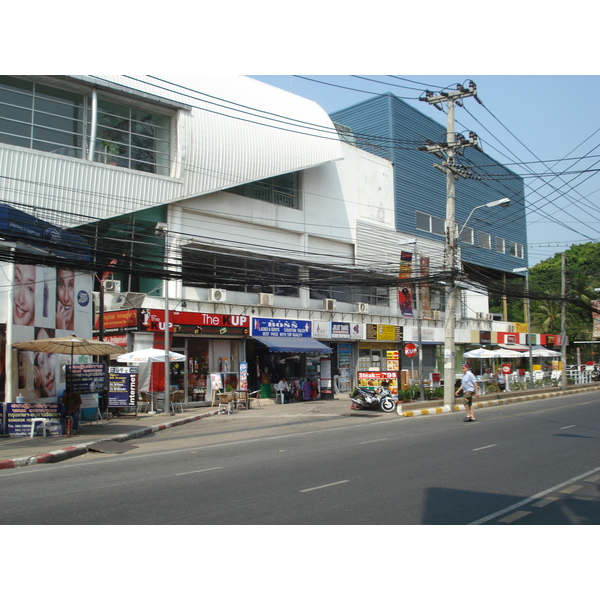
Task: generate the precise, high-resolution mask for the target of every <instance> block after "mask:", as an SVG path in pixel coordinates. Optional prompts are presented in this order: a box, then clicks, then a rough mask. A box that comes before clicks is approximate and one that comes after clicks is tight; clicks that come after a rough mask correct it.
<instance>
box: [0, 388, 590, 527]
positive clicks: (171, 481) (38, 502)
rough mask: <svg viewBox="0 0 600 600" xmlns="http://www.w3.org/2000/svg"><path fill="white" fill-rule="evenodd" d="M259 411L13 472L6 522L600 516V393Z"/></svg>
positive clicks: (2, 512)
mask: <svg viewBox="0 0 600 600" xmlns="http://www.w3.org/2000/svg"><path fill="white" fill-rule="evenodd" d="M250 413H251V414H249V415H248V417H247V418H246V419H245V420H244V423H243V426H242V425H241V421H239V420H236V419H226V418H224V419H203V420H200V421H197V422H195V423H192V424H189V425H186V426H182V427H177V428H173V429H170V430H167V431H164V432H160V433H159V434H157V435H154V436H148V437H147V438H140V439H139V440H135V441H133V442H131V444H132V445H134V446H136V447H135V448H132V449H131V450H129V451H128V452H125V453H123V454H118V455H114V454H96V453H90V454H87V455H84V456H82V457H79V458H76V459H72V460H69V461H67V462H64V463H58V464H43V465H36V466H31V467H27V468H26V469H13V470H7V471H3V472H0V489H1V490H2V494H1V495H0V524H145V525H151V524H214V525H217V524H282V525H292V524H314V525H319V524H348V525H349V524H370V525H383V524H397V525H403V524H417V525H418V524H430V525H452V524H501V525H516V524H600V510H599V507H600V504H599V501H600V399H599V398H598V394H597V393H589V394H578V395H573V396H568V397H560V398H550V399H545V400H538V401H530V402H527V403H522V404H513V405H508V406H501V407H495V408H487V409H484V410H479V411H477V413H476V417H477V418H478V421H477V422H475V423H464V422H463V421H462V418H463V416H464V414H463V413H446V414H441V415H436V416H427V417H416V418H401V417H399V416H398V415H396V414H391V415H387V414H383V413H379V412H378V413H367V412H360V413H354V414H353V413H352V412H351V411H348V414H346V415H342V416H340V415H328V414H327V413H326V412H325V413H323V412H322V413H321V414H319V415H310V416H303V417H300V416H296V417H295V416H294V414H293V412H289V411H288V413H287V414H286V416H285V417H283V416H277V417H274V418H273V419H269V420H266V419H264V418H263V417H262V416H261V413H260V411H256V412H255V413H254V411H250ZM252 413H254V414H252Z"/></svg>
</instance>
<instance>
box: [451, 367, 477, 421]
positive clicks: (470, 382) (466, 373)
mask: <svg viewBox="0 0 600 600" xmlns="http://www.w3.org/2000/svg"><path fill="white" fill-rule="evenodd" d="M462 372H463V375H462V381H461V384H460V387H459V388H458V389H457V390H456V394H455V396H458V395H459V394H460V393H461V392H462V393H463V396H464V400H463V403H464V405H465V413H466V414H467V416H466V417H465V419H464V420H465V421H466V422H467V423H468V422H469V421H475V415H474V414H473V396H479V394H478V393H477V387H476V383H475V375H473V373H472V372H471V368H470V367H469V365H463V366H462Z"/></svg>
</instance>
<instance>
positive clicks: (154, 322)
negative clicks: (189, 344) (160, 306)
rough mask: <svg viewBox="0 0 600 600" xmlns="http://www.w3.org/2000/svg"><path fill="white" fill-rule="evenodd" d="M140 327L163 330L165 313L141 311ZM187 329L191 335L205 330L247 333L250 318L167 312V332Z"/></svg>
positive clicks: (152, 310) (151, 310) (245, 316)
mask: <svg viewBox="0 0 600 600" xmlns="http://www.w3.org/2000/svg"><path fill="white" fill-rule="evenodd" d="M142 326H143V327H144V328H145V329H147V330H148V331H164V330H165V311H164V310H157V309H145V310H142ZM177 326H179V328H180V330H181V331H183V329H184V328H189V329H190V331H192V330H193V331H192V332H193V333H203V332H204V330H205V329H206V328H210V329H211V332H212V331H220V330H221V329H231V328H233V329H237V333H248V331H244V330H245V329H246V330H247V329H248V328H249V327H250V317H249V316H247V315H220V314H212V313H197V312H182V311H178V310H170V311H169V331H174V330H175V329H176V327H177Z"/></svg>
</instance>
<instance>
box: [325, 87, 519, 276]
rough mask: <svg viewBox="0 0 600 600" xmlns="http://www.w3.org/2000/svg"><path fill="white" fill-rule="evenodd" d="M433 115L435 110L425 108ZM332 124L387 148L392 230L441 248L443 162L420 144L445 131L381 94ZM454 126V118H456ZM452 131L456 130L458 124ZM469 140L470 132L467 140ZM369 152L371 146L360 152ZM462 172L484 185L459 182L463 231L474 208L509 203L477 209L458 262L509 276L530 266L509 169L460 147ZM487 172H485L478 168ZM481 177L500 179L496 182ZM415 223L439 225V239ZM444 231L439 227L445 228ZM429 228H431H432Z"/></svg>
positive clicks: (515, 186)
mask: <svg viewBox="0 0 600 600" xmlns="http://www.w3.org/2000/svg"><path fill="white" fill-rule="evenodd" d="M430 108H431V110H433V108H432V107H430ZM331 118H332V120H333V121H334V122H335V123H339V124H341V125H344V126H347V127H350V128H351V130H352V134H353V135H354V136H356V138H357V139H361V138H363V139H365V140H366V141H368V142H369V143H371V144H374V145H379V146H382V147H384V148H387V149H388V150H389V152H390V158H391V160H392V163H393V164H394V193H395V210H396V214H395V226H396V230H397V231H399V232H402V233H405V234H407V235H409V236H419V237H423V238H428V239H431V240H435V241H437V242H443V241H444V236H443V234H442V233H441V231H440V230H439V223H440V222H439V219H441V220H444V219H445V216H446V179H445V176H444V175H443V173H442V172H441V171H439V170H438V169H436V168H434V167H433V163H434V162H437V163H440V164H441V162H442V161H441V159H439V158H436V157H434V156H433V155H432V154H430V153H428V152H423V151H418V150H417V147H418V146H423V145H424V144H425V140H426V139H429V140H431V141H432V142H434V143H438V142H443V141H445V140H446V129H445V127H444V126H442V125H440V124H439V123H438V122H436V121H434V120H433V119H431V118H430V117H428V116H427V115H425V114H423V113H422V112H420V111H418V110H416V109H415V108H413V107H412V106H410V105H409V104H407V103H406V102H404V101H403V100H400V99H399V98H397V97H396V96H394V95H393V94H389V93H388V94H384V95H381V96H378V97H376V98H372V99H369V100H366V101H364V102H361V103H359V104H356V105H354V106H351V107H349V108H346V109H343V110H340V111H337V112H335V113H333V114H332V115H331ZM457 120H458V119H457ZM455 130H456V132H457V133H462V132H461V131H460V126H459V125H458V123H457V124H456V127H455ZM464 135H465V136H466V137H468V132H466V133H464ZM363 147H364V148H365V149H367V150H368V146H366V145H365V146H363ZM458 158H459V159H460V162H461V164H463V165H465V166H467V167H468V166H472V165H482V166H481V167H478V168H476V169H475V171H476V172H477V174H478V175H483V177H484V178H483V180H482V181H477V180H474V179H462V178H461V179H459V180H458V181H457V182H456V222H457V226H458V229H459V230H460V228H461V227H462V225H463V224H464V223H465V221H466V220H467V218H468V217H469V213H470V212H471V210H472V209H473V208H474V207H476V206H481V205H483V204H486V203H488V202H491V201H493V200H499V199H500V198H504V197H508V198H510V200H511V203H510V206H508V207H507V208H498V207H496V208H481V209H479V210H477V211H475V212H474V213H473V215H472V217H471V219H470V220H469V223H468V227H469V228H472V229H473V238H472V242H473V243H466V242H464V241H461V242H459V248H460V251H461V256H462V261H463V262H464V263H470V264H473V265H477V266H479V267H485V268H489V269H494V270H498V271H504V272H511V271H512V270H513V269H514V268H517V267H523V266H527V230H526V219H525V200H524V189H523V181H522V179H521V178H520V177H519V176H517V175H516V174H514V173H512V172H511V171H510V170H509V169H507V168H506V167H504V166H503V165H501V164H500V163H498V162H497V161H495V160H494V159H492V158H490V157H489V156H488V155H486V154H485V153H481V152H479V151H477V150H475V149H474V148H465V149H464V155H463V156H460V157H458ZM483 165H486V166H483ZM486 176H488V177H489V176H495V177H496V178H501V179H500V180H498V181H492V180H490V179H487V178H486ZM417 212H419V213H421V215H420V217H421V218H422V219H424V220H425V221H427V218H428V217H429V219H430V220H431V218H432V217H433V222H434V223H437V224H438V228H437V232H436V231H432V230H429V231H428V230H427V229H424V228H423V226H422V223H419V222H418V216H419V215H417ZM442 227H443V226H442ZM432 229H434V230H435V229H436V227H435V225H434V226H432Z"/></svg>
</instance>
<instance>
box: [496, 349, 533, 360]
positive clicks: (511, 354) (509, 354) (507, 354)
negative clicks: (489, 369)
mask: <svg viewBox="0 0 600 600" xmlns="http://www.w3.org/2000/svg"><path fill="white" fill-rule="evenodd" d="M494 352H495V353H496V356H498V357H499V358H521V357H522V356H529V354H528V353H527V352H518V351H517V350H507V349H506V348H498V350H494Z"/></svg>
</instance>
